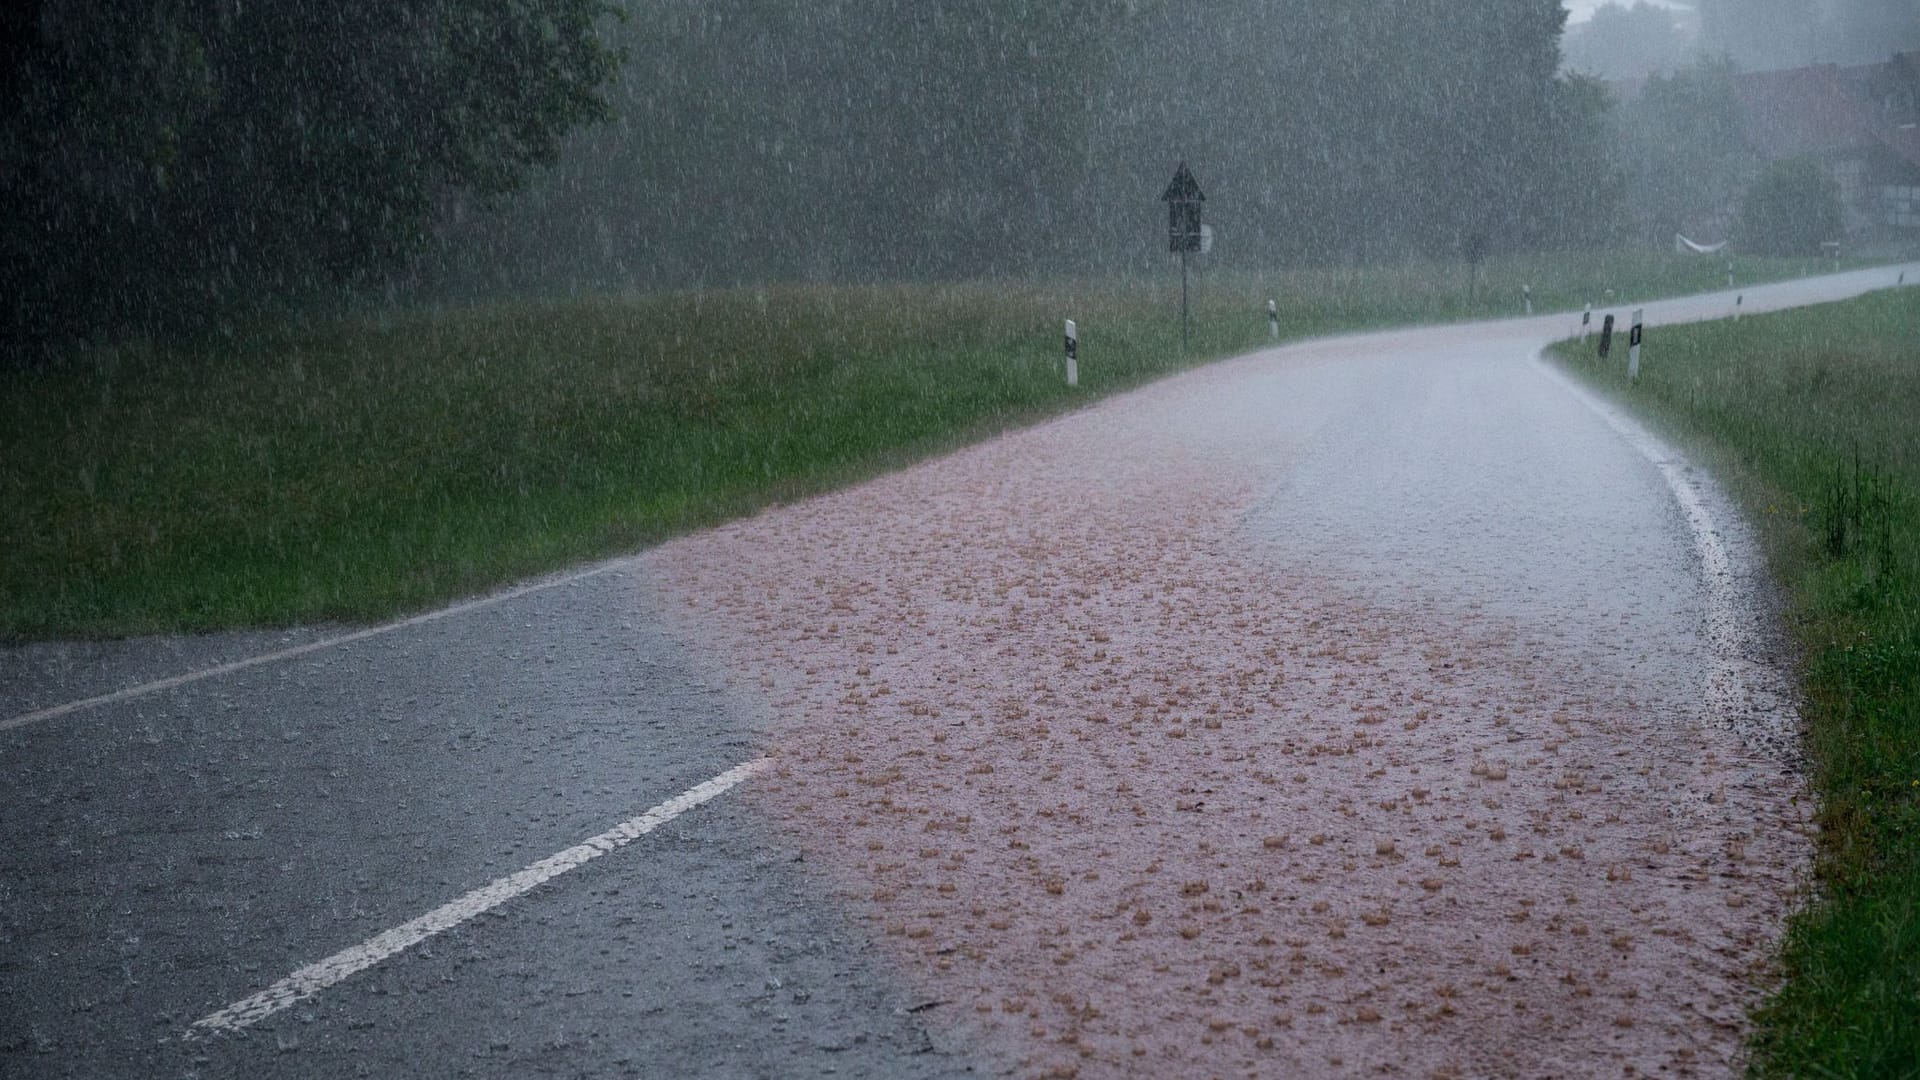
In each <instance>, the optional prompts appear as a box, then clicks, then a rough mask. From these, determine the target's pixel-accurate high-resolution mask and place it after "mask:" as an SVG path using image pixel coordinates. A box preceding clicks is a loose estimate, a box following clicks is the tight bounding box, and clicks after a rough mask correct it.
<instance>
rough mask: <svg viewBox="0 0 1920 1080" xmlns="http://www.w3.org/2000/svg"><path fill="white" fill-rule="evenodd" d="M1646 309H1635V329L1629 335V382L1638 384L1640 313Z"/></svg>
mask: <svg viewBox="0 0 1920 1080" xmlns="http://www.w3.org/2000/svg"><path fill="white" fill-rule="evenodd" d="M1645 310H1646V309H1645V308H1634V309H1633V329H1632V330H1631V331H1628V333H1627V380H1628V381H1629V382H1638V381H1639V379H1640V313H1641V312H1643V311H1645Z"/></svg>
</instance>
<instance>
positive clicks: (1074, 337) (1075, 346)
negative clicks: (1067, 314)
mask: <svg viewBox="0 0 1920 1080" xmlns="http://www.w3.org/2000/svg"><path fill="white" fill-rule="evenodd" d="M1067 385H1068V386H1079V385H1080V328H1079V327H1077V326H1075V325H1074V324H1073V320H1072V319H1068V320H1067Z"/></svg>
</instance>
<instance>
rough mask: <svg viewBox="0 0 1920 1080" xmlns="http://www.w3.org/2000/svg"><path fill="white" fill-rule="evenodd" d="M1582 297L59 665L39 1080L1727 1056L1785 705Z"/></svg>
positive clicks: (1651, 1066) (38, 674)
mask: <svg viewBox="0 0 1920 1080" xmlns="http://www.w3.org/2000/svg"><path fill="white" fill-rule="evenodd" d="M1905 270H1906V273H1907V274H1908V275H1909V277H1914V278H1915V280H1920V267H1908V268H1905ZM1899 272H1901V268H1888V269H1884V270H1881V269H1876V270H1873V271H1863V272H1859V273H1855V274H1845V275H1835V276H1832V277H1823V278H1817V279H1808V280H1805V281H1799V282H1791V283H1784V284H1781V285H1777V286H1768V287H1761V288H1755V289H1749V290H1745V293H1744V306H1745V309H1746V310H1747V311H1749V312H1751V311H1757V310H1765V309H1767V308H1769V307H1778V306H1788V305H1793V304H1801V303H1809V302H1816V301H1820V300H1826V299H1835V298H1839V297H1843V296H1848V295H1853V294H1856V293H1859V292H1862V291H1866V290H1869V289H1873V288H1881V287H1886V286H1887V285H1890V284H1891V283H1892V281H1893V279H1894V276H1895V275H1896V274H1897V273H1899ZM1731 301H1732V294H1725V295H1715V296H1707V297H1697V298H1690V299H1686V300H1677V301H1667V302H1658V303H1652V304H1648V305H1646V307H1647V315H1648V323H1649V326H1650V328H1653V329H1652V330H1650V335H1649V339H1648V355H1647V360H1646V362H1647V363H1650V364H1651V363H1657V362H1658V332H1657V327H1658V326H1660V325H1663V324H1667V323H1671V322H1675V321H1681V320H1685V319H1694V318H1707V317H1716V316H1719V315H1722V314H1725V313H1726V312H1728V311H1729V310H1730V309H1731ZM1622 314H1624V311H1623V312H1622ZM1596 321H1597V317H1596ZM1572 327H1573V322H1572V319H1571V318H1570V317H1568V316H1543V317H1540V318H1536V319H1526V320H1512V321H1506V322H1499V323H1489V324H1475V325H1470V326H1456V327H1448V328H1442V329H1435V330H1421V331H1402V332H1395V333H1388V334H1375V335H1365V336H1357V337H1351V338H1342V339H1334V340H1330V341H1321V342H1311V343H1306V344H1302V345H1296V346H1291V347H1288V348H1285V349H1278V350H1273V351H1270V352H1264V353H1259V354H1255V355H1252V356H1249V357H1244V358H1241V359H1238V360H1235V361H1231V362H1228V363H1224V364H1219V365H1213V366H1210V367H1208V368H1205V369H1202V370H1199V371H1196V372H1192V373H1189V374H1187V375H1183V376H1180V377H1177V378H1173V379H1169V380H1165V381H1163V382H1161V383H1157V384H1155V385H1154V386H1151V387H1148V388H1145V389H1143V390H1141V391H1138V392H1135V393H1133V394H1129V395H1125V396H1123V397H1120V398H1116V399H1112V400H1110V401H1107V402H1104V403H1102V404H1100V405H1098V406H1095V407H1093V408H1090V409H1088V410H1085V411H1082V412H1080V413H1076V414H1074V415H1072V416H1068V417H1064V418H1061V419H1059V420H1056V421H1053V422H1050V423H1048V424H1044V425H1041V426H1039V427H1036V428H1033V429H1030V430H1027V431H1023V432H1018V433H1015V434H1013V435H1010V436H1007V437H1005V438H1002V439H998V440H994V441H993V442H991V443H987V444H983V445H981V446H978V447H974V448H971V449H968V450H965V451H962V452H960V453H958V454H955V455H951V456H949V457H947V458H943V459H940V460H937V461H933V462H928V463H926V464H924V465H922V466H918V467H916V468H913V469H909V470H906V471H904V472H902V473H898V474H895V475H892V476H889V477H885V478H882V479H880V480H878V481H875V482H873V483H871V484H868V485H864V486H862V487H859V488H856V489H852V490H850V491H847V492H842V493H838V494H835V495H832V496H828V497H825V498H821V499H817V500H812V501H810V502H808V503H805V504H800V505H797V506H793V507H786V508H778V509H775V510H772V511H769V512H767V513H765V514H762V515H760V516H758V517H756V518H753V519H751V520H748V521H744V522H739V523H736V524H734V525H730V526H727V527H725V528H722V529H718V530H714V531H712V532H710V533H705V534H701V535H698V536H693V537H688V538H684V539H682V540H679V541H676V542H674V543H671V544H668V545H665V546H663V547H662V548H658V549H655V550H653V551H649V552H647V553H644V554H642V555H639V556H636V557H634V558H631V559H625V560H619V561H617V562H614V563H610V564H605V565H602V566H598V567H592V568H588V569H587V570H585V571H582V572H580V573H577V574H573V575H565V576H562V577H559V578H555V579H551V580H548V581H543V582H536V583H532V584H531V585H530V586H529V587H526V588H522V589H519V590H514V591H513V592H511V593H509V594H503V595H502V596H500V597H495V598H490V599H486V600H483V601H481V602H478V603H475V604H472V605H465V606H462V607H461V608H459V609H455V610H452V611H449V612H446V613H441V614H439V615H436V616H433V617H429V618H425V619H417V620H409V621H408V622H407V623H405V624H399V625H396V626H395V627H392V628H383V629H380V630H378V631H377V632H374V633H363V632H352V633H349V632H346V631H329V630H327V629H324V628H322V629H316V630H312V631H305V632H301V633H298V634H292V635H272V636H263V635H250V636H235V637H231V638H203V639H191V640H181V641H167V642H152V641H147V642H130V643H118V644H113V645H94V646H38V647H32V648H28V649H21V650H12V651H10V652H8V653H6V654H5V655H4V656H0V770H3V774H4V775H5V776H6V778H7V782H6V787H5V794H4V798H0V836H4V837H5V839H6V843H5V844H4V846H0V1073H3V1074H5V1075H9V1076H11V1075H21V1076H65V1075H73V1076H112V1075H141V1076H147V1075H309V1074H311V1075H339V1074H343V1073H350V1072H360V1073H365V1074H372V1075H391V1074H401V1073H423V1074H432V1075H516V1076H517V1075H529V1074H545V1073H561V1074H582V1075H642V1076H669V1075H671V1076H688V1075H714V1076H735V1075H768V1076H776V1075H777V1076H785V1075H802V1074H816V1073H819V1074H825V1073H835V1074H840V1075H875V1076H944V1075H957V1074H964V1073H968V1072H975V1071H985V1072H998V1071H1004V1070H1012V1071H1016V1072H1022V1073H1040V1072H1046V1071H1050V1070H1057V1071H1073V1070H1078V1071H1079V1072H1080V1074H1081V1075H1098V1074H1112V1075H1118V1074H1128V1073H1142V1072H1146V1073H1159V1072H1166V1071H1169V1070H1172V1069H1182V1070H1200V1071H1212V1072H1222V1073H1224V1072H1229V1071H1247V1072H1287V1071H1299V1072H1315V1073H1318V1072H1328V1071H1332V1072H1359V1071H1383V1072H1388V1073H1392V1072H1394V1071H1404V1072H1416V1071H1418V1072H1434V1071H1444V1070H1448V1069H1452V1070H1454V1071H1456V1072H1459V1073H1463V1074H1483V1073H1502V1072H1509V1073H1519V1074H1536V1073H1540V1072H1555V1073H1563V1074H1581V1073H1593V1074H1601V1073H1619V1072H1621V1071H1623V1070H1644V1071H1654V1070H1658V1069H1660V1068H1662V1067H1666V1068H1669V1069H1673V1070H1677V1071H1681V1072H1685V1071H1690V1070H1699V1071H1705V1072H1722V1073H1724V1072H1725V1071H1727V1069H1728V1068H1729V1067H1730V1066H1731V1065H1732V1064H1733V1063H1734V1061H1735V1059H1736V1057H1737V1053H1738V1046H1739V1038H1740V1031H1741V1026H1740V1025H1741V1018H1742V1016H1743V1015H1744V1010H1745V1008H1746V1007H1747V1006H1748V1005H1749V1004H1750V1003H1751V1002H1752V1000H1753V999H1754V995H1755V993H1756V992H1757V988H1758V987H1759V986H1760V985H1761V983H1760V982H1759V981H1757V980H1759V979H1760V976H1759V975H1756V971H1758V970H1759V969H1760V967H1762V966H1763V965H1764V963H1765V961H1766V960H1767V958H1768V956H1769V955H1770V952H1771V949H1772V946H1773V941H1774V937H1775V935H1776V934H1777V932H1778V926H1779V919H1780V917H1781V915H1782V913H1783V911H1784V910H1785V909H1786V906H1787V905H1788V904H1790V903H1791V900H1792V894H1793V890H1794V889H1795V887H1796V886H1797V883H1798V881H1799V876H1800V874H1801V873H1802V871H1803V869H1804V866H1805V860H1806V855H1807V850H1808V847H1807V844H1808V842H1807V839H1806V836H1805V835H1804V831H1805V828H1804V822H1805V819H1806V815H1805V807H1804V805H1796V804H1795V803H1794V802H1793V796H1794V794H1795V793H1796V791H1797V785H1798V781H1797V779H1796V778H1795V772H1794V768H1793V765H1794V763H1793V759H1792V739H1791V731H1792V725H1793V722H1794V721H1793V715H1792V708H1791V695H1790V694H1789V693H1787V690H1786V684H1785V683H1784V682H1783V681H1782V678H1781V674H1780V672H1781V667H1780V662H1779V661H1780V658H1779V657H1778V655H1777V653H1776V651H1775V646H1774V643H1773V642H1772V641H1771V640H1770V639H1769V637H1768V631H1767V627H1768V626H1769V612H1768V610H1767V607H1766V597H1765V590H1764V588H1763V587H1762V586H1761V584H1760V582H1759V579H1758V577H1757V576H1756V563H1755V556H1754V553H1753V550H1752V547H1751V542H1750V540H1748V539H1747V538H1746V537H1745V535H1744V532H1743V530H1742V529H1741V527H1740V525H1739V521H1738V517H1737V515H1736V514H1734V512H1733V511H1732V509H1731V508H1730V507H1729V506H1728V505H1727V503H1726V501H1725V498H1724V496H1722V495H1721V494H1720V493H1719V492H1718V491H1717V489H1715V488H1714V486H1713V485H1712V483H1711V482H1710V481H1709V480H1708V479H1707V478H1706V477H1705V476H1704V475H1702V474H1700V473H1698V472H1697V471H1695V470H1693V469H1691V468H1690V467H1689V466H1688V465H1687V464H1686V462H1685V460H1684V458H1683V457H1681V456H1680V455H1679V454H1678V453H1677V452H1675V451H1674V450H1673V449H1672V448H1671V447H1669V446H1667V445H1665V444H1664V443H1662V442H1661V441H1660V440H1659V439H1658V438H1657V437H1656V436H1654V435H1651V434H1649V433H1647V432H1645V431H1643V430H1641V429H1639V428H1638V427H1637V426H1636V425H1634V424H1633V423H1632V422H1631V421H1630V420H1627V419H1626V418H1624V417H1622V416H1620V415H1618V414H1617V413H1615V412H1614V411H1612V410H1611V409H1610V408H1608V407H1607V406H1605V405H1603V404H1601V403H1599V402H1597V401H1594V400H1592V399H1591V398H1590V397H1588V396H1587V395H1586V394H1585V393H1584V392H1582V391H1579V390H1577V389H1575V388H1574V387H1572V386H1571V385H1570V384H1568V383H1567V382H1566V381H1565V380H1564V379H1563V378H1562V377H1560V376H1559V375H1557V374H1556V373H1554V372H1553V371H1552V370H1551V369H1550V368H1549V367H1547V366H1546V365H1544V364H1543V363H1541V362H1539V361H1538V360H1536V359H1535V354H1536V353H1537V351H1538V350H1539V348H1540V347H1541V346H1542V345H1543V344H1545V343H1546V342H1547V341H1549V340H1552V339H1554V338H1557V337H1561V336H1564V335H1565V334H1567V333H1569V332H1571V330H1572ZM1621 345H1622V348H1624V342H1622V343H1621ZM1083 362H1086V363H1090V364H1091V363H1097V362H1098V359H1097V356H1096V355H1089V356H1088V357H1086V358H1085V359H1084V361H1083ZM342 636H348V637H351V640H345V641H341V640H338V639H339V638H340V637H342ZM747 763H760V764H757V765H756V766H755V768H757V769H758V770H759V771H758V772H755V773H753V774H752V775H746V774H730V773H729V770H733V769H735V768H736V767H738V766H741V765H743V764H747ZM728 775H733V776H734V779H735V780H738V781H739V786H738V788H737V789H729V790H724V791H722V790H718V789H714V788H707V787H703V785H707V784H709V782H711V781H712V780H713V779H714V778H716V777H723V776H728ZM729 782H732V781H729ZM689 793H693V794H691V795H689ZM622 830H624V831H622ZM590 839H592V840H593V844H591V845H589V846H587V847H585V848H581V847H580V846H579V845H582V843H583V842H584V841H589V840H590ZM569 851H572V852H574V853H575V854H574V855H571V856H566V857H564V858H562V859H561V860H560V861H559V862H557V863H556V862H553V861H551V859H552V857H554V856H556V855H563V854H564V853H567V852H569ZM542 867H544V869H540V868H542ZM535 870H537V871H538V872H537V873H534V874H533V876H532V877H528V876H526V875H527V874H528V873H531V872H533V871H535ZM440 913H445V914H444V915H442V914H440ZM423 918H428V919H429V921H430V922H431V925H430V926H428V927H427V928H426V929H425V930H424V931H420V932H416V933H414V934H412V935H411V936H408V935H406V934H403V933H401V934H399V936H395V935H396V934H397V933H399V932H398V931H397V929H396V928H403V927H406V926H407V925H409V924H410V923H412V922H414V921H416V920H420V919H423ZM433 920H437V921H433ZM250 1002H251V1003H254V1004H249V1003H250ZM261 1003H264V1004H261Z"/></svg>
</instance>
